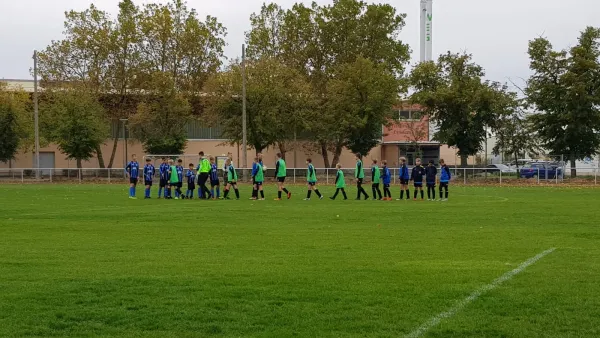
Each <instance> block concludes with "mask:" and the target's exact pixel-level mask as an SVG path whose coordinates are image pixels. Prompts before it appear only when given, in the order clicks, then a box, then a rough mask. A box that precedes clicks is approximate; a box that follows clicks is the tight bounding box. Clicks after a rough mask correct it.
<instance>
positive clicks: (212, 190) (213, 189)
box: [210, 188, 215, 198]
mask: <svg viewBox="0 0 600 338" xmlns="http://www.w3.org/2000/svg"><path fill="white" fill-rule="evenodd" d="M210 196H212V198H215V188H211V189H210Z"/></svg>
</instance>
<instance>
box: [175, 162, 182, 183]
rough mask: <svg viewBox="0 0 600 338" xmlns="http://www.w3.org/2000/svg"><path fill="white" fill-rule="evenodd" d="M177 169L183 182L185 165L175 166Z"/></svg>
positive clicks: (180, 180)
mask: <svg viewBox="0 0 600 338" xmlns="http://www.w3.org/2000/svg"><path fill="white" fill-rule="evenodd" d="M175 170H177V177H178V178H179V182H183V166H181V165H178V166H175Z"/></svg>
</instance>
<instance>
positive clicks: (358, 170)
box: [354, 160, 365, 178]
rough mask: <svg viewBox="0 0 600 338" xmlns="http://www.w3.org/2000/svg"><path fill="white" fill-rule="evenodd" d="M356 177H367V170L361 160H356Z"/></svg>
mask: <svg viewBox="0 0 600 338" xmlns="http://www.w3.org/2000/svg"><path fill="white" fill-rule="evenodd" d="M354 177H356V178H365V170H364V168H363V163H362V161H361V160H358V161H356V169H354Z"/></svg>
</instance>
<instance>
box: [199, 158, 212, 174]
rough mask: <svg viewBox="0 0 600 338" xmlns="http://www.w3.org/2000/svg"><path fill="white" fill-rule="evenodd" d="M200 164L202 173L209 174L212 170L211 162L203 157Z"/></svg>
mask: <svg viewBox="0 0 600 338" xmlns="http://www.w3.org/2000/svg"><path fill="white" fill-rule="evenodd" d="M198 166H199V167H200V172H201V173H203V174H208V173H209V172H210V162H209V161H208V160H207V159H205V158H203V159H202V160H201V161H200V164H199V165H198Z"/></svg>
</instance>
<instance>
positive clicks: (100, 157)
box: [96, 145, 106, 169]
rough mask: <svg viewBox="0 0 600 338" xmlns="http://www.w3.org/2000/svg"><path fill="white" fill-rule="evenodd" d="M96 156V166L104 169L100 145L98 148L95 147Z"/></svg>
mask: <svg viewBox="0 0 600 338" xmlns="http://www.w3.org/2000/svg"><path fill="white" fill-rule="evenodd" d="M96 156H97V157H98V166H99V167H100V168H101V169H104V168H106V167H105V166H104V156H102V147H101V146H100V145H99V146H98V147H96Z"/></svg>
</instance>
